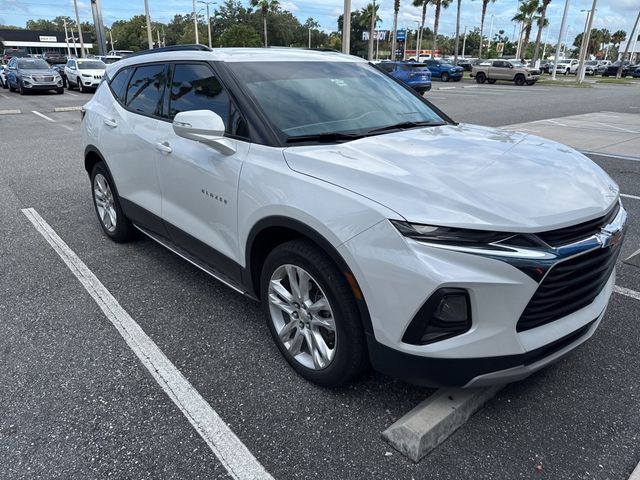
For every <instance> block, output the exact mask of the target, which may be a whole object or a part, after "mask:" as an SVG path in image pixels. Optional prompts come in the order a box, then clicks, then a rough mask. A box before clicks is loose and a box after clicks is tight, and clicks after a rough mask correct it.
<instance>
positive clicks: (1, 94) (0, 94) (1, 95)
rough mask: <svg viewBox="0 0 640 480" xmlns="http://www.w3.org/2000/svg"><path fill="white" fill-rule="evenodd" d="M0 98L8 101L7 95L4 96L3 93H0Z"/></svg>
mask: <svg viewBox="0 0 640 480" xmlns="http://www.w3.org/2000/svg"><path fill="white" fill-rule="evenodd" d="M0 97H2V98H6V99H7V100H9V97H8V96H7V95H5V94H4V93H0Z"/></svg>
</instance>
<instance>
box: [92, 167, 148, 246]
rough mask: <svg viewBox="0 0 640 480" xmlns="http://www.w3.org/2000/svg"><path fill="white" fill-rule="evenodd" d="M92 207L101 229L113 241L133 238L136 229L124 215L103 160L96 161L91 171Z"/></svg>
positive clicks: (125, 240) (126, 240) (120, 241)
mask: <svg viewBox="0 0 640 480" xmlns="http://www.w3.org/2000/svg"><path fill="white" fill-rule="evenodd" d="M91 192H92V195H91V196H92V198H93V207H94V209H95V211H96V215H97V216H98V220H99V222H100V226H101V227H102V231H103V232H104V233H105V234H106V235H107V236H108V237H109V238H110V239H111V240H113V241H114V242H118V243H122V242H128V241H130V240H133V239H134V238H135V237H136V236H137V231H136V229H135V227H134V226H133V224H132V223H131V221H130V220H129V219H128V218H127V217H126V216H125V215H124V212H123V211H122V207H121V205H120V198H119V197H118V191H117V190H116V187H115V184H114V183H113V179H112V178H111V175H110V174H109V171H108V170H107V167H106V165H105V164H104V162H98V163H96V165H95V166H94V167H93V170H92V171H91Z"/></svg>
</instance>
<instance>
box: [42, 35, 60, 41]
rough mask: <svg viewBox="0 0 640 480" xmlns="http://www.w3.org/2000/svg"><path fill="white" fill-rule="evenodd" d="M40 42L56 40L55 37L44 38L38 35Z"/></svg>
mask: <svg viewBox="0 0 640 480" xmlns="http://www.w3.org/2000/svg"><path fill="white" fill-rule="evenodd" d="M40 41H41V42H57V41H58V39H57V38H56V37H46V36H44V35H40Z"/></svg>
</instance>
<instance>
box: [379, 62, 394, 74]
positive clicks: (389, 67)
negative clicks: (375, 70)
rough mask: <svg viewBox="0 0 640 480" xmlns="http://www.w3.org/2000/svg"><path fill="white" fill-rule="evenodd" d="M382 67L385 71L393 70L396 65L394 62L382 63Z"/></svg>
mask: <svg viewBox="0 0 640 480" xmlns="http://www.w3.org/2000/svg"><path fill="white" fill-rule="evenodd" d="M380 68H381V69H382V70H384V71H385V72H393V68H394V65H393V64H392V63H381V64H380Z"/></svg>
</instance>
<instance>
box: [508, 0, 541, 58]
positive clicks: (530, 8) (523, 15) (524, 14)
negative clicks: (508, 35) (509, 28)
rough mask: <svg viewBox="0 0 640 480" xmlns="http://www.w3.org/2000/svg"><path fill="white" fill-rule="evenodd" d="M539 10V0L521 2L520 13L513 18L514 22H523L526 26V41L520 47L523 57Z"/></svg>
mask: <svg viewBox="0 0 640 480" xmlns="http://www.w3.org/2000/svg"><path fill="white" fill-rule="evenodd" d="M537 10H538V0H528V1H525V2H522V3H521V4H520V8H518V13H516V15H515V16H514V17H513V18H512V19H511V20H512V21H513V22H519V23H522V25H523V26H524V42H522V47H521V48H520V52H521V53H520V56H521V57H523V56H524V55H523V54H522V52H523V51H525V50H526V48H527V45H528V44H529V37H530V36H531V27H532V26H533V16H534V15H535V13H536V11H537Z"/></svg>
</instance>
